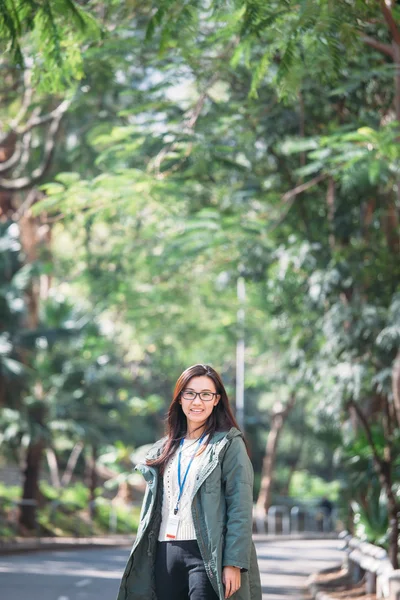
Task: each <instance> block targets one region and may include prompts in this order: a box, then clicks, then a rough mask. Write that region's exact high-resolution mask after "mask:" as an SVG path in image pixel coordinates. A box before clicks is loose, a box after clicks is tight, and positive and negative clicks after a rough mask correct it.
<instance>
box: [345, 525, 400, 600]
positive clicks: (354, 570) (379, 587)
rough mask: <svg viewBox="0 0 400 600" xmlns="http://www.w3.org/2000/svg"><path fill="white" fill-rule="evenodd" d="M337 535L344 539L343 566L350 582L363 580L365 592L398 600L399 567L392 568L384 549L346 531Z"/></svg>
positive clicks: (399, 594) (399, 589)
mask: <svg viewBox="0 0 400 600" xmlns="http://www.w3.org/2000/svg"><path fill="white" fill-rule="evenodd" d="M339 537H341V538H342V539H343V540H344V550H345V552H346V559H345V567H346V568H347V570H348V572H349V575H350V578H351V581H352V583H360V582H361V581H364V583H365V591H366V593H367V594H376V597H377V598H389V600H400V569H397V570H395V569H394V568H393V566H392V563H391V562H390V560H389V557H388V555H387V552H386V550H385V549H384V548H381V547H380V546H375V545H374V544H370V543H369V542H364V541H362V540H360V539H358V538H356V537H353V536H352V535H351V534H350V533H349V532H348V531H343V532H341V533H340V535H339Z"/></svg>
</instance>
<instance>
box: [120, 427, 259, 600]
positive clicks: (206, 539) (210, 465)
mask: <svg viewBox="0 0 400 600" xmlns="http://www.w3.org/2000/svg"><path fill="white" fill-rule="evenodd" d="M165 440H166V438H163V439H161V440H159V441H158V442H156V444H155V445H154V446H153V447H152V448H151V449H150V450H149V452H148V453H147V456H146V458H148V459H150V458H155V457H156V456H159V455H160V453H161V450H162V447H163V444H164V443H165ZM209 444H210V446H211V448H209V452H208V456H207V462H206V463H203V466H202V468H201V470H200V472H199V473H198V474H197V481H196V484H195V488H194V492H193V501H192V516H193V522H194V527H195V530H196V536H197V542H198V544H199V548H200V552H201V555H202V557H203V560H204V564H205V568H206V572H207V574H208V577H209V579H210V581H211V583H212V586H213V588H214V589H215V591H216V593H217V594H218V596H219V598H220V600H224V587H223V583H222V569H223V567H225V566H236V567H240V568H241V586H240V588H239V590H238V591H237V592H236V593H235V594H233V596H231V598H232V600H261V584H260V574H259V570H258V564H257V556H256V552H255V548H254V544H253V541H252V537H251V534H252V509H253V467H252V465H251V462H250V460H249V457H248V455H247V451H246V447H245V444H244V441H243V436H242V434H241V432H240V431H239V430H238V429H236V428H235V427H232V429H230V431H229V432H226V431H225V432H217V433H215V434H214V435H213V437H212V438H211V440H210V442H209ZM135 468H136V469H137V470H139V471H140V472H141V473H142V474H143V477H144V478H145V480H146V482H147V489H146V493H145V496H144V499H143V505H142V510H141V514H140V522H139V528H138V532H137V536H136V539H135V541H134V544H133V546H132V550H131V554H130V556H129V560H128V563H127V565H126V568H125V571H124V574H123V577H122V581H121V585H120V589H119V594H118V598H117V600H157V597H156V593H155V586H154V563H155V551H156V544H157V539H158V533H159V529H160V523H161V507H162V487H163V480H162V477H159V475H158V468H154V467H150V466H147V465H145V464H139V465H137V466H136V467H135Z"/></svg>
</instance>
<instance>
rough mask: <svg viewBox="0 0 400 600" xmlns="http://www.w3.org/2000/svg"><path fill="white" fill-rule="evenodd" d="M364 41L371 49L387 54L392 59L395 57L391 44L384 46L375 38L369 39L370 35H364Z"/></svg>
mask: <svg viewBox="0 0 400 600" xmlns="http://www.w3.org/2000/svg"><path fill="white" fill-rule="evenodd" d="M362 41H363V42H365V43H366V44H367V45H368V46H371V48H374V49H375V50H378V51H379V52H382V53H383V54H387V55H388V56H390V57H391V58H393V57H394V53H393V48H392V46H390V45H389V44H383V43H382V42H378V40H376V39H375V38H372V37H369V36H368V35H363V37H362Z"/></svg>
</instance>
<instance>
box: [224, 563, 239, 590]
mask: <svg viewBox="0 0 400 600" xmlns="http://www.w3.org/2000/svg"><path fill="white" fill-rule="evenodd" d="M222 583H223V584H224V586H225V598H230V597H231V596H232V594H234V593H235V592H237V591H238V589H239V588H240V567H224V568H223V569H222Z"/></svg>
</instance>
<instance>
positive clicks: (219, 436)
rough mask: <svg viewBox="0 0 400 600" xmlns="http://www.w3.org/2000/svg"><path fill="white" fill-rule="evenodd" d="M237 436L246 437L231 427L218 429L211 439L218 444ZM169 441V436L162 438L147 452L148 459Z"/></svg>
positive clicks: (156, 454)
mask: <svg viewBox="0 0 400 600" xmlns="http://www.w3.org/2000/svg"><path fill="white" fill-rule="evenodd" d="M235 437H242V438H243V437H244V436H243V433H242V432H241V431H240V430H239V429H237V427H231V429H230V430H229V431H217V432H215V433H214V435H213V437H212V438H211V440H210V442H209V443H210V444H216V443H218V442H220V441H221V440H223V439H224V438H226V439H227V440H231V439H233V438H235ZM166 441H167V436H164V437H163V438H161V439H160V440H158V441H157V442H156V443H155V444H154V445H153V446H152V447H151V448H150V450H149V451H148V452H147V454H146V460H152V459H154V458H157V456H159V455H160V454H161V452H162V448H163V446H164V444H165V442H166Z"/></svg>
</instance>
